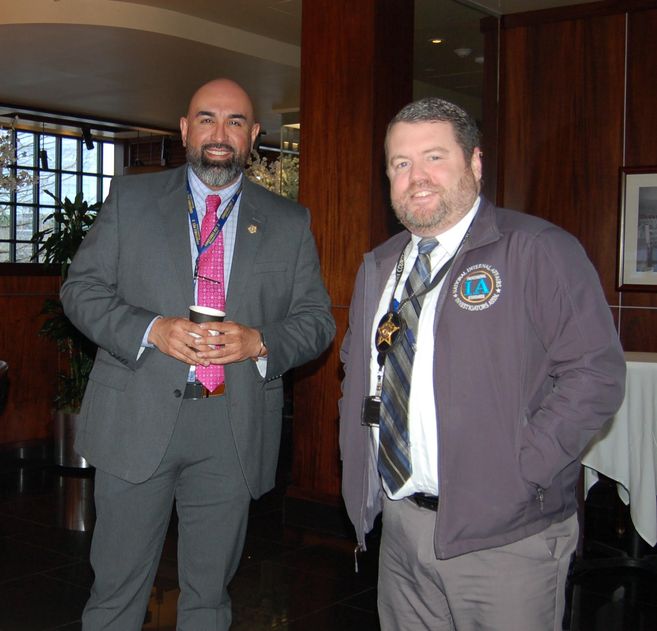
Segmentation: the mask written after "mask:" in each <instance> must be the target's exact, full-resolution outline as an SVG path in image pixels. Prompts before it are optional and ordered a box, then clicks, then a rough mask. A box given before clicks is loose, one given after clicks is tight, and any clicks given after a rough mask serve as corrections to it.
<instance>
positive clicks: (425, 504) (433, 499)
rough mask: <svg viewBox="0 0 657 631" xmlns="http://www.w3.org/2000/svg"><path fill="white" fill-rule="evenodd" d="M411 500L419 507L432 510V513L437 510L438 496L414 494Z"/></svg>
mask: <svg viewBox="0 0 657 631" xmlns="http://www.w3.org/2000/svg"><path fill="white" fill-rule="evenodd" d="M411 499H412V500H413V501H414V502H415V503H416V504H417V505H418V506H419V507H420V508H426V509H428V510H432V511H433V512H434V513H435V512H436V511H437V510H438V496H437V495H427V494H426V493H414V494H413V495H411Z"/></svg>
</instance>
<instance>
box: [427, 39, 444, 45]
mask: <svg viewBox="0 0 657 631" xmlns="http://www.w3.org/2000/svg"><path fill="white" fill-rule="evenodd" d="M429 41H430V42H431V43H432V44H442V43H443V41H444V40H443V39H441V38H440V37H433V38H431V39H430V40H429Z"/></svg>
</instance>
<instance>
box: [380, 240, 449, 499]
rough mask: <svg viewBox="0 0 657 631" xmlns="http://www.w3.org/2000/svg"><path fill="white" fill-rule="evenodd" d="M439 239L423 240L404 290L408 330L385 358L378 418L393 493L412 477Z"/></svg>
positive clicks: (382, 455) (384, 463) (384, 473)
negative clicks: (424, 312)
mask: <svg viewBox="0 0 657 631" xmlns="http://www.w3.org/2000/svg"><path fill="white" fill-rule="evenodd" d="M437 245H438V241H437V240H436V239H421V240H420V242H419V243H418V256H417V258H416V259H415V264H414V265H413V268H412V269H411V272H410V274H409V275H408V279H407V280H406V283H405V285H404V289H403V291H402V296H401V302H402V303H404V304H403V305H402V307H401V308H402V314H401V315H402V316H403V318H404V320H405V322H406V331H405V332H404V335H402V336H401V340H400V342H399V343H398V344H396V345H395V346H394V347H393V348H392V349H391V350H390V352H389V353H388V354H387V355H386V362H385V371H384V374H383V386H382V391H381V412H380V419H379V461H378V466H379V473H380V474H381V476H382V477H383V479H384V481H385V483H386V485H387V486H388V489H389V490H390V492H391V493H396V492H397V491H398V490H399V489H400V488H401V487H402V486H404V483H405V482H406V481H407V480H408V479H409V478H410V476H411V472H412V466H411V450H410V443H409V436H408V400H409V396H410V393H411V374H412V371H413V358H414V357H415V341H416V338H417V329H418V321H419V317H420V310H421V309H422V302H423V300H424V296H425V295H426V294H422V295H420V296H418V295H417V294H421V292H422V291H424V290H425V289H426V288H427V287H428V286H429V284H430V283H431V259H430V256H429V255H430V254H431V251H432V250H433V249H434V248H435V247H436V246H437Z"/></svg>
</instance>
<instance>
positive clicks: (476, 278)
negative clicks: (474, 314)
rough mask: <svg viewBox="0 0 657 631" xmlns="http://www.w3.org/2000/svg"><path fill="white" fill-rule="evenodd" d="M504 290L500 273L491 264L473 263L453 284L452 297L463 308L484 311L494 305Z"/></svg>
mask: <svg viewBox="0 0 657 631" xmlns="http://www.w3.org/2000/svg"><path fill="white" fill-rule="evenodd" d="M501 292H502V278H501V277H500V273H499V272H498V271H497V270H496V269H495V268H494V267H491V266H490V265H486V264H485V263H480V264H479V265H471V266H470V267H468V268H467V269H466V270H465V271H464V272H461V274H460V275H459V277H458V278H457V279H456V281H455V282H454V285H453V286H452V297H453V298H454V300H455V302H456V304H457V305H458V306H459V307H461V309H466V310H467V311H482V310H483V309H488V308H489V307H492V306H493V305H494V304H495V303H496V302H497V299H498V298H499V297H500V293H501Z"/></svg>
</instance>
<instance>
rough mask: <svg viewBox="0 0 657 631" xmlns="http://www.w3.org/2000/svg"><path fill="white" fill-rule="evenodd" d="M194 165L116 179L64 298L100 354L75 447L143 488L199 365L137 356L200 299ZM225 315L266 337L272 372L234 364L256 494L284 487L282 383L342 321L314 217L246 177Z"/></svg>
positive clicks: (237, 410) (238, 433) (230, 377)
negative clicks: (193, 238)
mask: <svg viewBox="0 0 657 631" xmlns="http://www.w3.org/2000/svg"><path fill="white" fill-rule="evenodd" d="M188 222H189V219H188V213H187V197H186V167H181V168H178V169H175V170H172V171H165V172H161V173H154V174H148V175H138V176H126V177H119V178H115V179H114V181H113V182H112V186H111V189H110V193H109V196H108V198H107V200H106V201H105V203H104V205H103V208H102V210H101V212H100V213H99V215H98V217H97V219H96V221H95V223H94V225H93V227H92V229H91V230H90V231H89V234H88V235H87V236H86V238H85V240H84V242H83V244H82V246H81V247H80V249H79V251H78V254H77V255H76V257H75V259H74V261H73V263H72V265H71V267H70V270H69V275H68V279H67V281H66V282H65V283H64V285H63V287H62V291H61V299H62V302H63V305H64V310H65V312H66V315H67V316H68V317H69V318H70V319H71V320H72V322H73V323H74V324H75V326H76V327H78V328H79V329H80V330H81V331H82V332H83V333H84V334H85V335H86V336H88V337H89V338H90V339H91V340H93V341H94V342H95V343H96V344H98V346H99V350H98V354H97V356H96V361H95V364H94V367H93V370H92V373H91V377H90V381H89V385H88V387H87V391H86V393H85V397H84V401H83V404H82V410H81V415H82V424H81V428H80V431H79V433H78V436H77V442H76V447H77V449H78V451H79V453H80V454H81V455H83V456H84V457H85V458H87V460H88V461H89V462H90V463H91V464H93V465H94V466H96V467H97V468H99V469H102V470H104V471H107V472H109V473H111V474H113V475H115V476H118V477H120V478H122V479H125V480H128V481H130V482H141V481H144V480H146V479H148V478H149V477H150V476H151V475H152V474H153V473H154V471H155V469H156V468H157V466H158V464H159V463H160V461H161V459H162V457H163V455H164V452H165V450H166V448H167V445H168V443H169V440H170V437H171V434H172V432H173V428H174V424H175V421H176V418H177V416H178V411H179V409H180V405H181V403H182V391H183V390H184V387H185V383H186V380H187V375H188V372H189V366H188V365H186V364H184V363H183V362H180V361H177V360H175V359H173V358H171V357H169V356H167V355H165V354H163V353H161V352H160V351H158V350H157V349H155V348H149V349H146V350H145V352H144V353H143V354H142V355H141V356H140V357H139V359H137V355H138V351H139V348H140V345H141V341H142V337H143V334H144V332H145V330H146V328H147V326H148V324H149V323H150V322H151V320H152V319H153V318H154V317H155V316H157V315H162V316H182V317H187V315H188V313H189V305H190V304H192V303H193V301H194V298H193V296H194V290H193V280H192V260H191V251H190V245H189V223H188ZM231 269H232V271H231V277H230V283H229V288H228V295H227V297H226V319H227V320H233V321H235V322H240V323H242V324H244V325H246V326H250V327H258V328H260V329H262V330H263V332H264V336H265V340H266V342H267V348H268V351H269V353H268V362H267V374H266V376H265V378H263V377H262V376H261V375H260V373H259V372H258V369H257V367H256V364H255V362H253V361H251V360H246V361H243V362H238V363H234V364H230V365H228V366H226V397H227V407H228V411H229V417H230V423H231V427H232V430H233V436H234V438H235V444H236V446H237V450H238V453H239V456H240V461H241V465H242V469H243V471H244V476H245V479H246V481H247V484H248V486H249V489H250V491H251V493H252V495H253V496H254V497H258V496H259V495H261V494H262V493H264V492H266V491H267V490H269V489H270V488H271V487H272V486H273V483H274V475H275V468H276V462H277V456H278V446H279V441H280V428H281V416H282V404H283V384H282V380H281V376H282V375H283V373H284V372H285V371H287V370H288V369H290V368H292V367H294V366H298V365H300V364H303V363H305V362H307V361H309V360H311V359H313V358H315V357H317V356H318V355H319V354H320V353H321V352H322V351H323V350H324V349H325V348H326V347H327V346H328V345H329V343H330V342H331V340H332V339H333V336H334V334H335V324H334V321H333V318H332V316H331V312H330V301H329V297H328V295H327V293H326V290H325V288H324V284H323V282H322V279H321V276H320V270H319V261H318V256H317V251H316V247H315V242H314V239H313V237H312V234H311V232H310V229H309V213H308V211H307V210H306V209H304V208H302V207H301V206H299V205H298V204H295V203H292V202H290V201H289V200H286V199H284V198H282V197H279V196H278V195H274V194H273V193H270V192H269V191H267V190H265V189H263V188H262V187H260V186H257V185H255V184H253V183H251V182H250V181H248V180H247V178H244V189H243V193H242V198H241V201H240V209H239V219H238V227H237V236H236V243H235V252H234V255H233V262H232V268H231Z"/></svg>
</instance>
